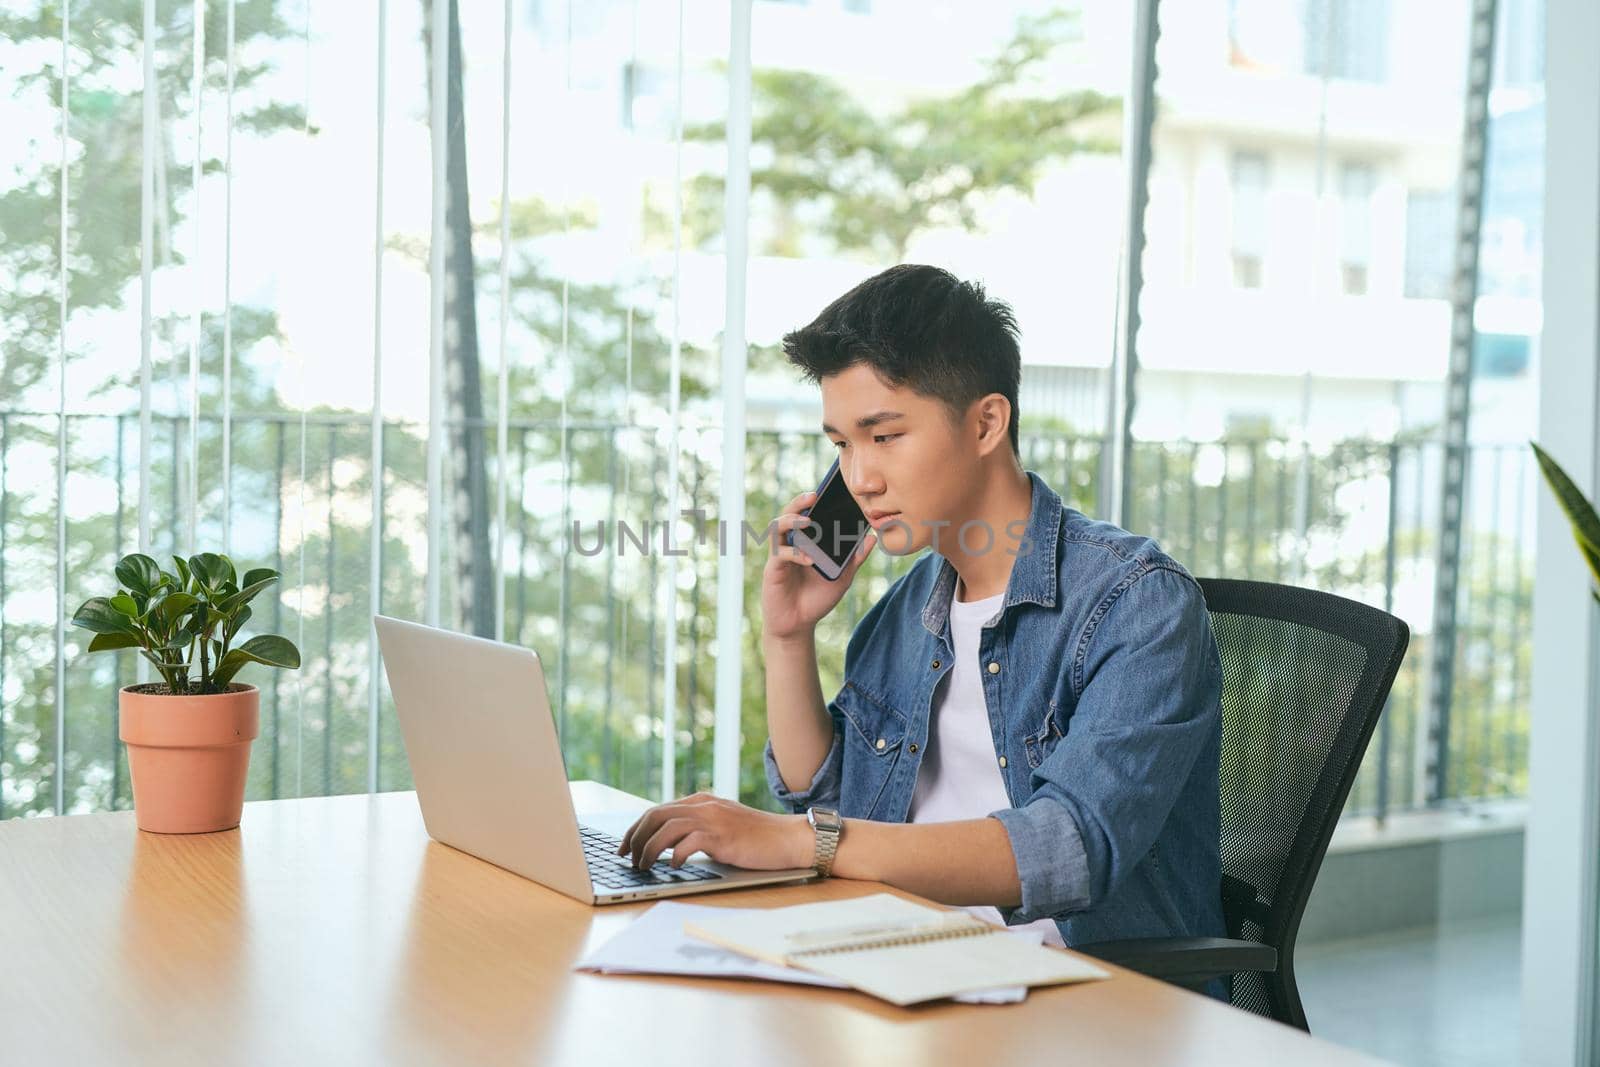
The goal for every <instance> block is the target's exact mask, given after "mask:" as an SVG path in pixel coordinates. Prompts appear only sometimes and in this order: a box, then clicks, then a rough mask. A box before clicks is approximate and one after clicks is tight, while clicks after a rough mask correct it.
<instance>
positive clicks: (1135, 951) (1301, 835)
mask: <svg viewBox="0 0 1600 1067" xmlns="http://www.w3.org/2000/svg"><path fill="white" fill-rule="evenodd" d="M1199 582H1200V588H1201V589H1202V591H1203V592H1204V594H1205V598H1206V607H1207V609H1208V610H1209V611H1210V612H1212V613H1214V614H1225V615H1245V616H1251V617H1255V618H1262V619H1272V620H1276V621H1280V622H1289V623H1294V624H1296V625H1300V626H1308V627H1312V628H1314V629H1317V630H1321V631H1322V632H1324V633H1327V634H1331V635H1333V636H1336V637H1339V638H1342V639H1344V640H1346V641H1349V642H1351V643H1353V644H1356V645H1359V646H1361V647H1363V648H1365V649H1366V650H1367V661H1366V664H1365V666H1364V667H1363V669H1362V671H1361V675H1360V677H1359V679H1358V680H1357V684H1356V688H1355V691H1354V693H1353V694H1352V696H1351V700H1350V705H1349V709H1348V710H1347V712H1346V715H1345V717H1344V719H1343V721H1341V722H1340V723H1339V725H1338V727H1337V730H1336V732H1335V735H1334V741H1333V745H1332V747H1331V749H1330V751H1329V754H1328V763H1327V764H1326V765H1325V769H1326V770H1330V771H1331V770H1337V776H1336V777H1333V778H1331V779H1330V778H1329V776H1328V775H1327V774H1324V775H1322V776H1321V778H1320V779H1319V783H1320V784H1319V785H1318V786H1316V787H1315V788H1314V789H1313V790H1312V792H1311V796H1310V797H1309V798H1308V801H1307V804H1306V811H1305V815H1304V817H1303V818H1302V819H1301V822H1300V826H1299V828H1298V829H1297V830H1296V832H1295V835H1294V841H1293V844H1292V845H1291V846H1290V850H1289V854H1288V856H1287V857H1286V858H1285V863H1284V869H1283V875H1282V877H1281V878H1280V879H1279V884H1278V889H1277V893H1276V895H1275V898H1274V899H1272V900H1267V899H1265V898H1263V897H1262V896H1261V894H1260V893H1258V892H1257V891H1256V889H1255V887H1253V886H1250V885H1249V884H1247V883H1245V882H1244V881H1242V880H1240V879H1238V878H1235V877H1233V876H1232V875H1228V874H1224V875H1223V877H1222V911H1223V918H1224V920H1225V922H1226V924H1227V929H1228V931H1229V933H1230V934H1234V935H1237V934H1239V933H1240V932H1241V931H1242V929H1243V924H1244V923H1245V922H1246V921H1251V922H1254V923H1256V924H1257V925H1259V926H1260V927H1261V929H1262V930H1263V931H1264V933H1263V937H1262V940H1261V941H1251V940H1246V939H1244V938H1241V937H1238V936H1233V937H1182V938H1165V937H1157V938H1137V939H1130V940H1122V941H1101V942H1096V943H1094V944H1087V945H1075V946H1073V947H1074V948H1076V949H1077V950H1078V951H1080V952H1084V953H1086V954H1088V955H1091V956H1095V957H1098V958H1100V959H1103V960H1106V961H1107V962H1109V963H1115V964H1118V965H1119V966H1123V967H1127V968H1129V969H1130V970H1134V971H1138V972H1140V973H1141V974H1146V975H1149V976H1151V977H1154V978H1160V979H1162V980H1164V981H1168V982H1171V983H1173V984H1175V985H1181V986H1183V987H1185V988H1188V989H1194V990H1200V989H1202V988H1203V987H1204V986H1205V985H1206V984H1207V983H1208V982H1210V981H1212V980H1213V979H1218V978H1231V976H1233V975H1236V974H1241V973H1247V972H1254V973H1259V974H1261V975H1262V976H1263V977H1264V979H1265V984H1266V988H1267V996H1268V1000H1269V1001H1270V1003H1271V1009H1272V1017H1273V1018H1274V1019H1276V1020H1277V1021H1279V1022H1282V1023H1286V1024H1288V1025H1290V1026H1294V1027H1298V1028H1299V1029H1301V1030H1305V1031H1307V1032H1309V1031H1310V1027H1309V1026H1308V1025H1307V1023H1306V1015H1305V1008H1304V1006H1303V1005H1302V1004H1301V1001H1300V991H1299V988H1298V986H1297V985H1296V983H1295V975H1294V947H1295V938H1296V936H1297V935H1298V933H1299V929H1300V920H1301V918H1302V916H1303V915H1304V914H1305V908H1306V902H1307V900H1308V899H1309V898H1310V896H1311V887H1312V885H1313V883H1314V882H1315V881H1316V876H1317V871H1318V870H1319V869H1320V868H1321V866H1322V859H1323V857H1324V856H1325V855H1326V854H1327V851H1328V842H1329V840H1330V839H1331V838H1332V837H1333V831H1334V827H1335V826H1336V825H1337V824H1338V821H1339V816H1340V814H1341V813H1342V812H1343V810H1344V804H1345V801H1346V799H1348V797H1349V795H1350V788H1351V786H1352V784H1353V783H1354V782H1355V778H1356V774H1357V772H1359V771H1360V769H1361V762H1362V759H1363V757H1364V756H1365V755H1366V751H1367V746H1368V743H1369V742H1370V741H1371V739H1372V734H1373V731H1374V729H1375V728H1376V727H1377V724H1378V717H1379V715H1381V714H1382V712H1383V709H1384V708H1385V706H1386V705H1387V702H1388V697H1389V690H1390V688H1391V687H1392V686H1393V685H1394V679H1395V676H1396V674H1398V673H1399V670H1400V663H1401V661H1402V660H1403V659H1404V658H1405V653H1406V648H1407V646H1408V645H1409V643H1410V640H1411V631H1410V628H1409V627H1408V626H1407V625H1406V624H1405V623H1404V622H1403V621H1401V620H1400V619H1398V618H1396V617H1395V616H1393V615H1391V614H1389V613H1388V612H1385V611H1382V610H1380V609H1378V608H1374V607H1371V606H1369V605H1366V604H1362V603H1359V602H1357V601H1354V600H1349V599H1347V598H1345V597H1340V596H1335V595H1334V594H1332V593H1324V592H1320V591H1318V590H1314V589H1303V588H1299V587H1296V586H1289V585H1279V584H1275V583H1271V582H1253V581H1244V580H1240V579H1230V578H1201V579H1199ZM1223 684H1224V685H1226V684H1227V683H1226V679H1224V683H1223ZM1341 753H1342V757H1341ZM1336 765H1337V766H1336ZM1229 986H1230V989H1231V986H1232V983H1231V981H1230V983H1229Z"/></svg>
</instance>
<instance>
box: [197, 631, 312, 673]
mask: <svg viewBox="0 0 1600 1067" xmlns="http://www.w3.org/2000/svg"><path fill="white" fill-rule="evenodd" d="M246 663H263V664H265V665H267V666H268V667H283V668H286V669H288V670H294V669H295V668H297V667H299V666H300V650H299V649H297V648H295V647H294V643H293V642H292V641H290V640H289V639H288V638H285V637H278V636H277V635H275V634H263V635H262V636H260V637H252V638H251V639H250V640H248V641H246V642H245V643H244V644H242V645H240V646H239V647H238V648H235V649H233V650H232V651H230V652H229V653H228V654H227V655H226V656H223V657H222V662H221V663H220V664H218V665H217V669H216V670H214V671H212V672H211V681H212V684H214V685H218V686H223V685H227V684H228V683H229V682H231V681H232V680H233V676H234V675H235V674H238V673H239V668H241V667H243V666H244V665H245V664H246Z"/></svg>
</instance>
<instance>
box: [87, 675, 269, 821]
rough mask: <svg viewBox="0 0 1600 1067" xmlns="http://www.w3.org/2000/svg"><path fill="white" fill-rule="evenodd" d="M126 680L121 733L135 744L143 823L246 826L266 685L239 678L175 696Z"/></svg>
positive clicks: (131, 757) (136, 804) (131, 759)
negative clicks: (224, 687)
mask: <svg viewBox="0 0 1600 1067" xmlns="http://www.w3.org/2000/svg"><path fill="white" fill-rule="evenodd" d="M152 688H159V686H137V685H130V686H125V687H124V688H123V689H122V692H121V693H120V694H119V696H120V700H119V705H118V706H119V708H120V709H121V718H122V729H121V731H120V732H121V736H122V740H123V742H124V743H126V744H127V746H128V773H129V775H130V777H131V778H132V780H133V810H134V816H135V818H136V819H137V820H138V823H139V829H141V830H149V831H150V832H152V833H158V834H208V833H212V832H214V831H217V830H231V829H233V828H234V827H235V826H238V825H239V814H240V812H241V810H242V809H243V807H244V780H245V775H246V773H247V772H248V771H249V769H250V742H251V741H253V740H255V737H256V734H257V733H258V732H259V731H260V719H261V715H260V711H261V691H260V690H258V689H257V688H256V687H255V686H253V685H241V684H239V683H234V684H233V685H232V686H230V687H229V691H228V692H226V693H214V694H211V695H210V696H172V695H170V694H167V693H165V692H160V693H151V692H141V691H140V690H142V689H152Z"/></svg>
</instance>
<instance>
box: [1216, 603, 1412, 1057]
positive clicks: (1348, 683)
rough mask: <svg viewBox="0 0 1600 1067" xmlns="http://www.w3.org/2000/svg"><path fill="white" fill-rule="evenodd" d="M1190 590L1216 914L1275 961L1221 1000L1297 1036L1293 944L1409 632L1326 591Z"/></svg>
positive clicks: (1238, 981) (1301, 1017)
mask: <svg viewBox="0 0 1600 1067" xmlns="http://www.w3.org/2000/svg"><path fill="white" fill-rule="evenodd" d="M1200 585H1201V587H1202V589H1204V591H1205V597H1206V606H1207V608H1208V609H1209V610H1210V613H1211V624H1212V629H1213V631H1214V632H1215V634H1216V639H1217V647H1218V650H1219V652H1220V653H1221V657H1222V752H1221V772H1220V783H1219V785H1220V793H1221V802H1222V827H1221V849H1222V871H1223V914H1224V916H1225V918H1226V920H1227V926H1228V936H1229V937H1231V938H1236V939H1239V940H1242V941H1251V942H1257V943H1260V944H1264V945H1270V946H1272V947H1273V948H1274V949H1276V950H1277V956H1278V964H1277V967H1276V968H1275V969H1273V970H1270V971H1259V972H1248V971H1247V972H1242V973H1237V974H1234V975H1232V976H1231V977H1230V978H1229V979H1228V980H1229V981H1230V982H1231V996H1232V999H1233V1003H1234V1005H1235V1006H1237V1007H1240V1008H1244V1009H1246V1010H1248V1011H1252V1012H1255V1013H1257V1014H1260V1015H1266V1016H1269V1017H1271V1018H1274V1019H1277V1020H1279V1021H1281V1022H1285V1023H1288V1024H1290V1025H1292V1026H1298V1027H1299V1028H1300V1029H1302V1030H1304V1029H1307V1026H1306V1018H1305V1012H1304V1010H1303V1008H1302V1007H1301V1004H1300V994H1299V991H1298V990H1297V989H1296V987H1295V981H1294V942H1295V935H1296V933H1297V932H1298V930H1299V927H1300V918H1301V916H1302V915H1303V914H1304V913H1305V907H1306V900H1307V898H1308V897H1309V896H1310V895H1311V885H1312V882H1313V881H1314V880H1315V878H1316V875H1317V870H1318V868H1319V867H1320V866H1321V864H1322V857H1323V855H1324V854H1325V853H1326V852H1327V848H1328V840H1329V838H1330V837H1331V836H1332V834H1333V829H1334V825H1335V823H1337V822H1338V819H1339V815H1340V812H1341V811H1342V810H1343V808H1344V802H1345V798H1346V797H1347V796H1348V795H1349V793H1350V786H1351V783H1352V782H1353V781H1354V780H1355V776H1356V772H1357V771H1358V770H1359V769H1360V767H1361V761H1362V756H1363V754H1364V753H1365V752H1366V749H1367V742H1368V741H1369V740H1370V739H1371V737H1372V732H1373V728H1374V727H1375V726H1376V725H1377V722H1378V716H1379V714H1380V713H1381V712H1382V710H1383V706H1384V703H1385V701H1386V700H1387V698H1388V695H1389V688H1390V686H1391V685H1393V684H1394V678H1395V674H1396V672H1397V671H1398V670H1399V669H1400V661H1401V659H1402V658H1403V657H1404V656H1405V650H1406V645H1407V643H1408V642H1409V640H1410V630H1409V629H1408V628H1407V626H1406V624H1405V623H1404V622H1401V621H1400V620H1399V619H1397V618H1395V617H1394V616H1392V615H1390V614H1388V613H1387V612H1384V611H1380V610H1379V609H1377V608H1373V607H1369V606H1367V605H1365V604H1360V603H1357V602H1355V601H1353V600H1347V599H1345V598H1343V597H1338V596H1334V595H1332V594H1329V593H1321V592H1317V591H1315V590H1310V589H1299V588H1295V587H1293V586H1286V585H1274V584H1271V583H1267V582H1250V581H1238V580H1232V579H1221V578H1206V579H1201V580H1200Z"/></svg>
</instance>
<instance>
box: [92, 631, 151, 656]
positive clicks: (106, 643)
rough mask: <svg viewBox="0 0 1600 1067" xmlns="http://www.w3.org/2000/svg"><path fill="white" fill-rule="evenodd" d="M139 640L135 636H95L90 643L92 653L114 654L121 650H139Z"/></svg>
mask: <svg viewBox="0 0 1600 1067" xmlns="http://www.w3.org/2000/svg"><path fill="white" fill-rule="evenodd" d="M139 647H141V646H140V644H139V639H138V638H137V637H135V636H134V635H133V634H95V635H94V639H93V640H92V641H90V642H89V648H88V651H90V652H112V651H115V650H116V649H119V648H139Z"/></svg>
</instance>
